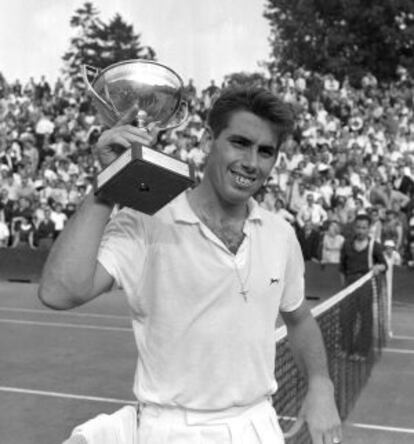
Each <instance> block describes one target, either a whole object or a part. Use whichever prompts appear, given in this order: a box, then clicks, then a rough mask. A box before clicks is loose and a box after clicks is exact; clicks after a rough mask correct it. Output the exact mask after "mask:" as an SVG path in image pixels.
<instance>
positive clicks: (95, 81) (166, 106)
mask: <svg viewBox="0 0 414 444" xmlns="http://www.w3.org/2000/svg"><path fill="white" fill-rule="evenodd" d="M82 75H83V79H84V81H85V85H86V87H87V91H88V93H89V95H90V96H91V97H92V102H93V104H94V106H95V108H96V110H97V112H98V114H99V117H100V119H101V121H102V123H103V124H104V125H105V126H107V127H113V126H114V125H116V124H117V122H119V120H120V119H121V118H123V117H124V116H126V115H127V114H130V113H131V109H132V108H134V109H136V110H137V112H136V115H135V116H133V118H132V120H131V121H130V122H124V123H129V124H133V125H137V126H139V127H141V128H148V126H149V125H150V124H151V123H155V124H156V126H157V127H158V128H159V129H171V128H175V127H177V126H180V125H181V124H182V123H183V122H184V121H185V120H186V119H187V116H188V104H187V102H186V101H185V99H184V85H183V81H182V79H181V78H180V76H179V75H178V74H177V73H176V72H175V71H173V70H172V69H171V68H168V67H167V66H165V65H162V64H160V63H156V62H152V61H148V60H139V59H137V60H126V61H123V62H119V63H115V64H113V65H110V66H108V67H107V68H105V69H103V70H99V69H97V68H95V67H92V66H89V65H83V66H82ZM193 183H194V171H193V168H192V167H191V166H190V165H188V164H187V163H185V162H183V161H181V160H179V159H176V158H174V157H171V156H168V155H166V154H164V153H161V152H159V151H156V150H154V149H152V148H150V147H147V146H143V145H139V144H134V145H133V146H132V148H131V149H129V150H126V151H125V152H124V153H123V154H121V156H120V157H118V158H117V159H116V160H115V161H114V162H113V163H111V164H110V165H109V166H107V167H106V168H105V169H104V170H102V171H101V172H99V173H98V174H97V177H96V178H95V193H96V194H100V193H102V195H104V196H105V197H106V198H110V199H111V200H113V201H114V202H116V203H119V204H121V205H123V206H129V207H132V208H135V209H137V210H139V211H143V212H145V213H147V214H153V213H154V212H156V211H157V210H158V209H159V208H161V207H162V206H163V205H165V204H166V203H167V202H169V201H170V200H171V199H172V198H174V197H175V196H176V195H177V194H179V193H180V192H181V191H183V190H184V189H185V188H187V187H189V186H191V185H192V184H193Z"/></svg>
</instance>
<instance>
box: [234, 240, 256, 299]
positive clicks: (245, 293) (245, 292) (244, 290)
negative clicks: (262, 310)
mask: <svg viewBox="0 0 414 444" xmlns="http://www.w3.org/2000/svg"><path fill="white" fill-rule="evenodd" d="M248 240H249V242H248V246H247V247H248V249H249V251H248V253H247V254H248V256H247V261H248V266H247V267H248V268H247V273H246V277H245V278H244V280H243V279H242V277H241V274H240V269H239V267H238V266H237V264H236V258H235V257H233V265H234V271H235V272H236V276H237V279H238V281H239V284H240V289H239V294H241V295H242V296H243V299H244V300H245V301H246V302H248V295H249V288H248V287H247V286H246V284H247V283H248V281H249V276H250V270H251V264H252V261H251V246H250V236H249V237H248Z"/></svg>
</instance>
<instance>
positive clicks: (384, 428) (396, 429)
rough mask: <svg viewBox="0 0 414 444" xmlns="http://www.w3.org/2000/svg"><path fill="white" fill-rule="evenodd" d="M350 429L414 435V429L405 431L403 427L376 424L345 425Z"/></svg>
mask: <svg viewBox="0 0 414 444" xmlns="http://www.w3.org/2000/svg"><path fill="white" fill-rule="evenodd" d="M346 424H347V425H349V426H351V427H357V428H360V429H370V430H381V431H383V432H395V433H410V434H414V429H407V428H404V427H388V426H382V425H376V424H360V423H357V422H351V423H346Z"/></svg>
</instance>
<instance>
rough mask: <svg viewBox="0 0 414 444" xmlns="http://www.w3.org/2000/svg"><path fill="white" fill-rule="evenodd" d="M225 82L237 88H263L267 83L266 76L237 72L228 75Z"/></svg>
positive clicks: (257, 73)
mask: <svg viewBox="0 0 414 444" xmlns="http://www.w3.org/2000/svg"><path fill="white" fill-rule="evenodd" d="M224 81H225V83H226V84H227V85H237V86H262V85H266V83H267V80H266V78H265V76H264V75H263V74H261V73H259V72H253V73H247V72H235V73H232V74H228V75H226V76H225V78H224Z"/></svg>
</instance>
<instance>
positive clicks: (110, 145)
mask: <svg viewBox="0 0 414 444" xmlns="http://www.w3.org/2000/svg"><path fill="white" fill-rule="evenodd" d="M137 111H138V106H133V107H131V109H130V110H129V111H128V112H127V113H126V114H125V115H124V116H123V117H122V118H121V119H120V120H119V121H118V122H117V123H116V125H115V126H114V127H113V128H111V129H109V130H107V131H104V132H103V133H102V134H101V136H100V137H99V139H98V142H97V144H96V155H97V157H98V160H99V163H100V164H101V166H102V168H105V167H106V166H108V165H109V164H110V163H112V162H113V161H114V160H115V159H116V158H117V157H118V156H119V155H120V154H121V153H122V152H123V151H125V150H126V149H128V148H130V147H131V145H132V144H133V143H139V144H141V145H146V146H150V145H151V144H152V142H153V139H154V138H155V136H156V134H157V129H156V123H151V124H150V125H148V127H147V128H138V127H136V126H133V125H131V124H129V123H128V122H131V121H133V120H134V118H135V117H136V114H137Z"/></svg>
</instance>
